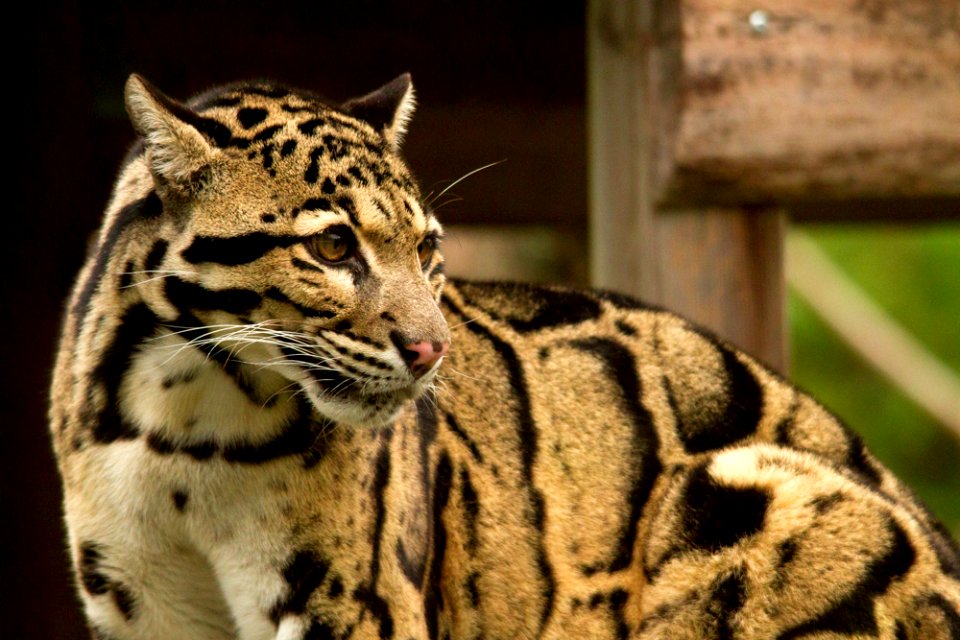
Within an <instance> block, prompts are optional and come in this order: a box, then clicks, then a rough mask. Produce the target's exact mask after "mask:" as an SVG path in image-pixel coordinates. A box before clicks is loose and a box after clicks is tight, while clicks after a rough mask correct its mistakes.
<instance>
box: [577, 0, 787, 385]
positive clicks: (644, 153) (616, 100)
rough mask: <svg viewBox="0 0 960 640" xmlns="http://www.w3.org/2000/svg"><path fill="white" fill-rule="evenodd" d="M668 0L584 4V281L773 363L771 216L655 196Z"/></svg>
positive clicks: (776, 293)
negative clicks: (587, 244) (674, 203)
mask: <svg viewBox="0 0 960 640" xmlns="http://www.w3.org/2000/svg"><path fill="white" fill-rule="evenodd" d="M678 6H679V2H669V1H667V0H655V1H653V2H650V1H649V0H630V1H629V2H626V1H622V0H594V1H593V2H591V4H590V9H589V13H588V24H587V29H588V31H587V34H588V35H587V60H588V91H587V100H588V102H587V104H588V114H587V122H588V146H587V148H588V151H589V162H588V171H589V173H588V185H589V190H588V191H589V201H590V231H591V280H592V282H593V283H594V284H595V285H598V286H602V287H607V288H612V289H617V290H620V291H624V292H627V293H630V294H633V295H637V296H639V297H641V298H643V299H645V300H647V301H649V302H652V303H656V304H661V305H663V306H666V307H668V308H671V309H674V310H677V311H680V312H681V313H683V314H684V315H686V316H688V317H690V318H691V319H693V320H695V321H696V322H698V323H700V324H702V325H704V326H706V327H708V328H710V329H712V330H713V331H715V332H717V333H718V334H719V335H721V336H723V337H724V338H727V339H729V340H731V341H733V342H734V343H736V344H738V345H740V346H741V347H743V348H745V349H747V350H748V351H750V352H751V353H753V354H755V355H757V356H758V357H760V358H761V359H763V360H764V361H766V362H767V363H768V364H770V365H771V366H773V367H775V368H778V369H780V370H781V371H783V370H784V369H785V366H786V355H785V348H784V345H785V341H784V327H783V322H784V314H783V301H784V297H783V294H784V289H783V260H782V247H783V233H784V226H785V215H784V214H783V212H782V211H779V210H762V211H758V210H746V209H743V208H732V207H731V208H720V209H718V208H705V207H704V208H694V207H690V208H687V209H685V210H682V211H665V210H663V209H662V208H660V207H658V206H657V203H656V197H657V195H656V187H657V185H658V184H661V183H662V182H663V181H664V180H665V179H666V178H667V177H668V175H669V168H670V155H669V150H670V148H671V132H672V131H673V130H674V128H675V126H676V120H675V118H676V112H677V110H676V108H675V105H676V104H677V98H678V81H679V79H680V74H679V68H680V60H681V57H680V31H679V22H678V19H679V14H678V11H677V9H678Z"/></svg>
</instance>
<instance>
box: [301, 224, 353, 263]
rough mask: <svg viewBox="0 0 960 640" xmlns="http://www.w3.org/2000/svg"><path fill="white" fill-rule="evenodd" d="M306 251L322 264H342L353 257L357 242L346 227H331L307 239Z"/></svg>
mask: <svg viewBox="0 0 960 640" xmlns="http://www.w3.org/2000/svg"><path fill="white" fill-rule="evenodd" d="M305 245H306V247H307V250H308V251H309V252H310V253H312V254H313V255H314V256H315V257H316V258H319V259H320V260H323V261H324V262H331V263H337V262H343V261H344V260H348V259H349V258H351V257H353V254H354V251H355V250H356V246H357V241H356V238H354V237H353V233H351V232H350V230H349V229H347V228H346V227H339V226H338V227H331V228H330V229H327V230H325V231H323V232H321V233H318V234H317V235H315V236H312V237H311V238H309V239H308V240H307V241H306V243H305Z"/></svg>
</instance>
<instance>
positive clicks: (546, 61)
mask: <svg viewBox="0 0 960 640" xmlns="http://www.w3.org/2000/svg"><path fill="white" fill-rule="evenodd" d="M200 5H202V6H200ZM404 5H413V6H409V7H408V6H404ZM20 10H21V8H20V7H18V11H20ZM22 11H23V12H24V13H22V14H19V16H18V17H17V18H14V17H13V16H12V14H11V15H10V16H8V17H7V19H6V20H5V22H6V28H7V30H8V38H9V44H10V45H11V49H12V54H8V56H10V57H9V60H8V64H7V65H6V66H7V72H6V74H5V78H6V80H5V82H6V83H8V84H7V85H6V86H5V87H4V88H5V91H4V93H5V103H6V112H7V116H6V117H5V122H4V124H5V128H6V134H7V138H8V143H7V146H6V147H5V156H6V158H7V163H6V164H7V167H8V169H7V171H8V172H9V171H10V170H11V169H10V167H13V176H12V180H9V181H8V186H9V187H10V188H11V189H12V191H13V194H14V196H13V199H12V203H11V201H9V200H8V201H7V202H8V203H9V204H7V206H6V207H5V209H6V210H5V211H4V213H3V215H4V225H3V229H4V235H3V240H2V241H3V245H4V246H3V251H2V256H3V260H4V264H3V277H2V279H0V280H2V285H0V286H2V290H0V300H2V313H0V318H2V323H3V327H2V329H3V332H2V334H0V335H2V336H3V340H2V341H0V358H2V366H3V371H4V372H5V373H6V376H5V378H4V380H3V382H2V387H0V388H2V389H3V393H4V398H3V401H2V403H0V411H2V415H0V428H2V430H3V434H2V440H0V443H2V444H0V455H2V458H0V470H2V476H0V480H2V482H0V508H2V513H3V514H4V520H5V521H4V524H3V525H2V527H0V532H2V534H0V535H2V539H0V543H2V547H0V548H2V551H3V556H2V560H0V562H2V565H0V566H2V574H0V606H2V607H3V610H2V613H0V637H3V638H5V639H7V638H9V639H10V640H20V639H27V638H29V639H33V638H83V637H87V636H86V632H85V630H84V625H83V622H82V618H81V615H80V612H79V607H78V605H77V602H76V600H75V597H74V594H73V587H72V582H71V578H70V574H69V570H68V561H67V556H66V553H65V551H64V545H63V538H64V533H63V530H62V526H61V522H60V507H59V501H60V486H59V480H58V478H57V475H56V471H55V466H54V462H53V457H52V454H51V452H50V448H49V442H48V439H47V433H46V424H45V413H46V403H47V399H46V395H47V386H48V384H49V374H50V367H51V363H52V361H53V352H54V346H55V341H56V335H57V331H58V324H59V315H60V308H61V305H62V303H63V300H64V298H65V296H66V295H67V293H68V289H69V287H70V284H71V281H72V279H73V277H74V274H75V273H76V271H77V270H78V269H79V267H80V265H81V263H82V261H83V257H84V254H85V251H86V245H87V242H88V239H89V238H90V236H91V234H92V233H93V232H94V231H95V229H96V227H97V225H98V223H99V219H100V215H101V212H102V210H103V207H104V205H105V204H106V200H107V198H108V196H109V193H110V189H111V185H112V181H113V178H114V175H115V172H116V168H117V167H118V166H119V163H120V160H121V159H122V157H123V155H124V152H125V150H126V148H127V147H128V146H129V145H130V144H131V143H132V142H133V134H132V131H131V129H130V126H129V125H128V123H127V120H126V115H125V113H124V110H123V101H122V92H123V83H124V80H125V79H126V77H127V75H128V74H129V73H131V72H133V71H136V72H138V73H141V74H142V75H144V76H145V77H147V78H148V79H150V80H151V81H152V82H153V83H154V84H156V85H157V86H158V87H160V88H161V89H162V90H164V91H165V92H167V93H168V94H170V95H171V96H174V97H177V98H187V97H188V96H190V95H191V94H193V93H196V92H198V91H201V90H204V89H206V88H208V87H210V86H212V85H215V84H219V83H223V82H228V81H232V80H238V79H250V78H269V79H275V80H279V81H283V82H286V83H289V84H292V85H294V86H301V87H304V88H307V89H312V90H314V91H316V92H318V93H320V94H321V95H327V96H329V97H330V98H331V99H333V100H335V101H341V100H344V99H347V98H349V97H352V96H354V95H359V94H363V93H366V92H368V91H370V90H372V89H374V88H376V87H377V86H379V85H381V84H383V83H385V82H387V81H389V80H390V79H392V78H393V77H395V76H396V75H398V74H399V73H402V72H404V71H410V72H412V73H413V78H414V84H415V86H416V88H417V91H418V98H419V103H420V105H421V107H420V109H419V110H418V115H417V116H416V117H415V118H414V121H413V124H412V126H411V130H410V132H409V135H408V137H407V143H406V144H405V148H406V151H407V156H408V159H409V161H410V164H411V166H412V167H413V169H414V171H415V172H416V173H417V174H418V175H419V177H420V179H421V183H422V185H423V187H424V189H425V191H427V192H429V191H431V189H432V188H442V187H443V186H444V185H445V184H446V183H447V182H449V181H450V180H452V179H455V178H457V177H459V176H460V175H462V174H463V173H466V172H467V171H469V170H471V169H474V168H476V167H478V166H480V165H483V164H486V163H489V162H492V161H496V160H502V159H507V162H506V163H504V164H502V165H499V166H498V167H496V168H493V169H489V170H487V171H485V172H482V173H480V174H478V175H477V176H474V177H472V178H471V179H470V180H468V181H466V182H465V183H463V184H462V185H458V187H457V188H456V189H455V192H456V194H457V195H459V196H461V197H462V198H463V200H462V201H460V202H455V203H452V204H450V205H448V206H446V207H445V208H444V209H443V211H441V217H442V218H443V219H444V220H445V221H446V222H448V223H449V222H452V223H456V224H478V223H494V224H503V223H511V224H514V223H535V224H549V225H551V226H553V227H556V228H559V229H562V230H564V231H565V232H566V233H569V234H573V235H578V236H580V237H581V238H583V235H584V229H585V228H586V222H585V211H586V188H585V147H584V145H585V122H584V93H585V90H584V85H585V81H584V78H585V62H584V22H585V9H584V5H583V3H580V2H566V3H564V2H523V3H520V2H508V1H505V0H494V1H487V2H482V3H481V2H477V3H462V2H457V3H453V2H448V3H439V2H437V3H426V2H419V3H401V2H396V1H392V2H376V3H375V2H365V1H354V2H342V3H327V2H312V3H309V4H308V3H302V4H299V3H282V2H272V3H269V4H268V3H254V2H238V1H233V2H209V1H208V2H202V3H201V2H185V1H178V0H168V1H166V2H163V3H136V4H134V3H129V5H126V4H121V3H119V2H112V3H111V2H106V3H103V2H101V3H81V2H60V3H56V2H51V3H46V4H45V5H43V6H39V5H38V3H32V6H24V7H22ZM11 137H12V140H9V138H11ZM445 181H446V182H445ZM584 246H585V242H584ZM584 252H585V249H584ZM584 255H585V253H584Z"/></svg>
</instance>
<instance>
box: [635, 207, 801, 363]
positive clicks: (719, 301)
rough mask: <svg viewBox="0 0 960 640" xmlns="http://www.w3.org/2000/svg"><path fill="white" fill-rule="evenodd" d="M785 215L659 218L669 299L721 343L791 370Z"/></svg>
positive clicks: (716, 212)
mask: <svg viewBox="0 0 960 640" xmlns="http://www.w3.org/2000/svg"><path fill="white" fill-rule="evenodd" d="M786 226H787V216H786V213H785V212H784V211H783V210H782V209H780V210H778V209H768V210H763V211H749V210H745V209H708V210H692V211H670V212H665V213H662V214H660V215H659V216H658V218H657V238H656V241H655V242H653V243H650V244H652V245H653V246H652V247H650V248H652V249H654V250H655V251H656V253H657V260H658V265H659V269H660V286H661V288H662V290H663V292H664V293H663V295H662V299H663V300H664V301H665V303H666V304H668V305H669V306H670V308H672V309H673V310H675V311H677V312H679V313H681V314H683V315H686V316H688V317H691V318H694V319H695V320H696V321H697V322H700V323H702V324H703V325H705V326H706V327H709V328H710V329H713V330H714V331H716V332H717V333H718V334H719V335H721V336H723V337H724V338H726V339H728V340H730V341H731V342H733V343H734V344H737V345H739V346H740V347H742V348H743V349H746V350H747V351H749V352H750V353H752V354H754V355H756V356H758V357H760V358H761V359H763V360H764V361H765V362H767V364H769V365H771V366H773V367H775V368H777V369H779V370H780V371H786V370H787V368H788V367H787V341H786V335H787V331H786V317H785V313H784V300H785V296H786V288H785V285H784V262H783V260H784V258H783V246H784V238H785V232H786Z"/></svg>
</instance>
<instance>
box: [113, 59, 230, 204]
mask: <svg viewBox="0 0 960 640" xmlns="http://www.w3.org/2000/svg"><path fill="white" fill-rule="evenodd" d="M124 100H125V102H126V106H127V113H128V114H129V116H130V121H131V122H132V123H133V128H134V129H136V131H137V133H138V134H140V137H142V138H143V142H144V145H145V146H146V157H147V164H148V166H149V167H150V171H151V172H152V173H153V175H154V176H155V177H156V178H157V179H158V180H160V181H162V182H166V183H170V184H171V185H173V186H178V187H181V188H186V189H188V190H196V189H197V188H198V187H199V186H200V185H202V183H203V181H204V179H205V177H206V174H207V173H208V169H209V167H210V164H211V162H212V160H213V158H214V157H215V156H216V154H217V151H216V149H215V148H214V147H213V146H212V145H211V144H210V141H209V140H208V139H207V138H206V137H205V136H204V135H203V134H202V133H201V132H200V131H199V130H198V129H197V126H196V124H197V123H205V122H213V121H210V120H208V119H205V118H202V117H200V116H199V115H197V113H196V112H194V111H193V110H191V109H190V108H188V107H186V106H184V105H182V104H180V103H179V102H177V101H176V100H173V99H172V98H169V97H168V96H166V95H164V94H163V93H161V92H160V91H159V90H158V89H157V88H156V87H154V86H153V85H151V84H150V83H149V82H147V81H146V80H144V79H143V78H142V77H140V76H138V75H137V74H132V75H131V76H130V77H129V78H128V79H127V85H126V88H125V90H124ZM208 128H209V127H208Z"/></svg>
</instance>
